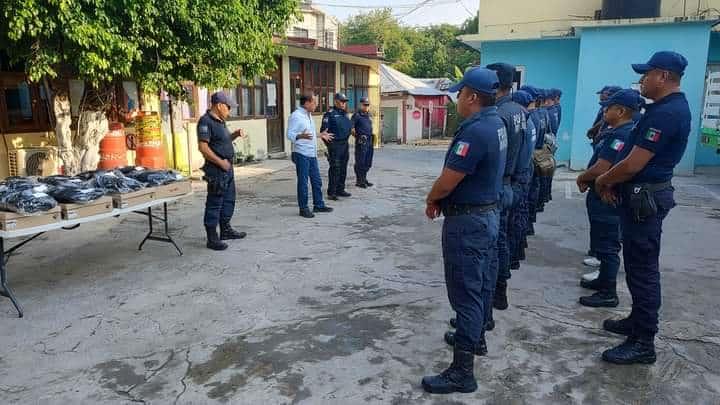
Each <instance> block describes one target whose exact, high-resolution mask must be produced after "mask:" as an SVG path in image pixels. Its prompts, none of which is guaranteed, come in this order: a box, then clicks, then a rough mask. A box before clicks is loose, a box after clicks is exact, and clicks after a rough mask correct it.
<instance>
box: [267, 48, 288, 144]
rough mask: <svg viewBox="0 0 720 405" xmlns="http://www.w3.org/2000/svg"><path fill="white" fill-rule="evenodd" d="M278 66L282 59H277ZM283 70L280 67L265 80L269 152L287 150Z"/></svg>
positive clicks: (280, 64)
mask: <svg viewBox="0 0 720 405" xmlns="http://www.w3.org/2000/svg"><path fill="white" fill-rule="evenodd" d="M277 65H278V67H281V66H282V61H280V60H278V61H277ZM282 88H283V86H282V72H281V70H280V69H278V70H276V71H275V72H273V73H271V74H270V79H268V80H267V81H266V82H265V94H267V96H266V97H265V99H266V100H265V103H266V106H265V117H266V118H267V143H268V145H267V148H268V153H281V152H284V151H285V131H284V128H283V108H282V106H283V101H282V100H283V98H282Z"/></svg>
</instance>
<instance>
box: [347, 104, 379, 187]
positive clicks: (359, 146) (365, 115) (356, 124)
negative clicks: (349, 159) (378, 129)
mask: <svg viewBox="0 0 720 405" xmlns="http://www.w3.org/2000/svg"><path fill="white" fill-rule="evenodd" d="M350 121H352V125H353V129H352V133H353V135H354V136H355V185H356V186H358V187H360V188H367V187H372V186H373V184H372V183H370V182H369V181H368V179H367V174H368V171H370V168H371V167H372V159H373V145H374V144H373V133H372V117H371V116H370V100H369V99H368V98H367V97H363V98H361V99H360V111H358V112H356V113H355V114H353V116H352V119H351V120H350Z"/></svg>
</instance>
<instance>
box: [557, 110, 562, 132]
mask: <svg viewBox="0 0 720 405" xmlns="http://www.w3.org/2000/svg"><path fill="white" fill-rule="evenodd" d="M555 109H556V110H557V117H558V118H557V120H558V130H560V124H561V123H562V105H560V104H558V105H556V106H555Z"/></svg>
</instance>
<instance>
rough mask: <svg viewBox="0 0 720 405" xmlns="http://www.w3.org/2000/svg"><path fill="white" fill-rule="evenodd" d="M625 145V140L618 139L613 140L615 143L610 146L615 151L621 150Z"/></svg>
mask: <svg viewBox="0 0 720 405" xmlns="http://www.w3.org/2000/svg"><path fill="white" fill-rule="evenodd" d="M624 147H625V142H623V141H621V140H619V139H616V140H614V141H613V143H611V144H610V148H612V150H614V151H615V152H620V151H621V150H623V148H624Z"/></svg>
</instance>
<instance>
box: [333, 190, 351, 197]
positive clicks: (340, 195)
mask: <svg viewBox="0 0 720 405" xmlns="http://www.w3.org/2000/svg"><path fill="white" fill-rule="evenodd" d="M337 196H338V197H345V198H347V197H352V194H350V193H348V192H347V191H345V190H343V191H340V192H339V193H337Z"/></svg>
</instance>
